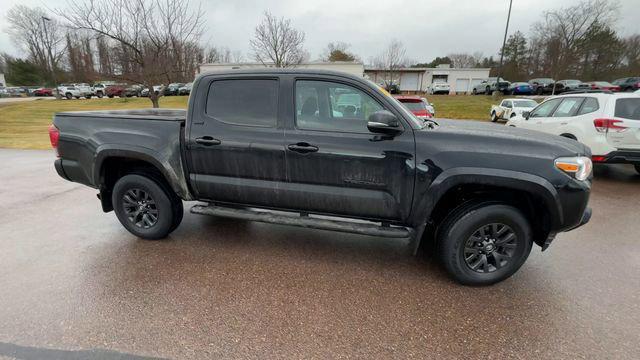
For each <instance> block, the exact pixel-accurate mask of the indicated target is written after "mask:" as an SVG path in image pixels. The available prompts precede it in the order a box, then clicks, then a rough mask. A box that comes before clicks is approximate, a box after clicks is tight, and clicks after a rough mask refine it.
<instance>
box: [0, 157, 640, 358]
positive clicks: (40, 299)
mask: <svg viewBox="0 0 640 360" xmlns="http://www.w3.org/2000/svg"><path fill="white" fill-rule="evenodd" d="M53 156H54V155H53V153H52V152H51V151H28V150H24V151H21V150H0V162H1V163H2V164H3V171H2V172H0V270H1V271H0V358H3V357H6V358H19V359H40V358H42V359H69V358H87V357H89V358H90V357H97V358H103V359H120V358H128V357H133V356H137V357H139V358H146V357H159V358H194V359H202V358H325V359H326V358H339V357H344V358H435V357H438V358H453V357H455V358H505V357H515V358H527V359H531V358H542V357H544V358H554V359H559V358H571V359H573V358H618V359H631V358H640V343H639V342H638V339H639V338H640V236H639V233H640V221H638V220H639V214H640V191H639V190H640V176H639V175H636V173H635V172H634V171H633V169H632V168H630V167H625V166H612V167H602V168H596V179H595V182H594V186H593V194H592V198H591V206H592V208H593V210H594V214H593V218H592V220H591V222H590V223H589V224H587V225H586V226H584V227H582V228H580V229H578V230H576V231H573V232H570V233H566V234H561V235H559V236H558V238H557V239H556V241H555V243H554V244H553V245H552V246H551V248H550V249H549V250H548V251H546V252H545V253H541V252H540V250H539V248H534V250H533V252H532V254H531V257H530V258H529V260H528V261H527V263H526V264H525V265H524V266H523V268H522V269H521V270H520V271H519V273H517V274H516V275H515V276H513V277H512V278H510V279H508V280H507V281H505V282H503V283H500V284H498V285H495V286H492V287H485V288H469V287H462V286H459V285H457V284H455V283H453V282H452V281H450V280H449V279H448V278H447V277H446V275H445V273H444V271H442V270H441V269H440V268H439V267H438V266H437V264H436V263H435V261H434V260H433V259H430V258H426V259H425V258H414V257H411V256H410V255H409V252H408V250H407V248H406V246H405V244H404V243H402V242H398V241H393V240H388V241H387V240H384V239H379V238H371V237H366V236H359V235H350V234H342V233H333V232H327V231H314V230H306V229H300V228H293V227H285V226H279V225H268V224H259V223H250V222H243V221H238V220H228V219H221V218H213V217H202V216H197V215H191V214H185V220H184V221H183V223H182V225H181V226H180V228H178V230H177V231H175V232H174V233H173V234H172V235H171V237H170V238H169V239H167V240H165V241H156V242H153V241H144V240H139V239H137V238H135V237H133V236H132V235H130V234H129V233H127V232H126V231H125V230H124V228H122V227H121V226H120V224H119V223H118V221H117V220H116V218H115V215H113V213H109V214H104V213H102V212H101V210H100V205H99V202H98V201H97V200H96V198H95V191H94V190H92V189H89V188H86V187H84V186H81V185H78V184H73V183H69V182H66V181H64V180H62V179H60V178H59V177H58V176H57V175H56V174H55V171H54V169H53V166H52V161H53Z"/></svg>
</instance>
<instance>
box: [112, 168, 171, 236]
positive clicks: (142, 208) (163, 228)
mask: <svg viewBox="0 0 640 360" xmlns="http://www.w3.org/2000/svg"><path fill="white" fill-rule="evenodd" d="M111 199H112V202H113V208H114V211H115V213H116V216H117V217H118V220H120V223H121V224H122V225H123V226H124V227H125V228H126V229H127V230H128V231H129V232H130V233H132V234H133V235H136V236H138V237H141V238H143V239H148V240H157V239H162V238H165V237H166V236H167V235H168V234H169V233H170V232H171V231H173V230H174V229H175V228H176V227H178V225H179V224H180V221H181V220H182V215H183V214H182V201H180V199H179V198H177V196H176V195H175V194H173V193H172V192H171V191H170V190H168V189H166V187H165V186H162V185H161V184H160V183H158V182H157V181H155V180H152V179H151V178H148V177H145V176H142V175H125V176H123V177H122V178H120V179H119V180H118V181H117V182H116V184H115V186H114V187H113V193H112V198H111Z"/></svg>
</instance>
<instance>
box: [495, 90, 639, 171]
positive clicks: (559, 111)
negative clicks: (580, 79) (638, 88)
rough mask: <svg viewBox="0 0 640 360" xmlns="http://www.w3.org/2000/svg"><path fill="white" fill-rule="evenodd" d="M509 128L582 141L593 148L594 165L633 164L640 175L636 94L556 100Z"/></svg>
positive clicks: (513, 121)
mask: <svg viewBox="0 0 640 360" xmlns="http://www.w3.org/2000/svg"><path fill="white" fill-rule="evenodd" d="M507 125H508V126H515V127H519V128H525V129H532V130H538V131H542V132H546V133H551V134H555V135H560V136H564V137H567V138H571V139H574V140H577V141H580V142H581V143H583V144H585V145H587V146H589V147H590V148H591V152H592V154H593V157H592V159H593V162H594V163H609V164H613V163H617V164H620V163H622V164H633V165H635V168H636V170H637V171H638V172H639V173H640V97H639V96H638V95H636V94H628V93H625V94H621V93H618V94H612V93H582V94H566V95H559V96H553V97H550V98H548V99H546V100H545V101H544V102H543V103H541V104H540V105H538V106H537V107H536V108H535V109H533V110H531V111H530V112H525V113H523V116H516V117H514V118H512V119H511V120H509V121H508V122H507Z"/></svg>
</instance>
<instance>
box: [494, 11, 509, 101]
mask: <svg viewBox="0 0 640 360" xmlns="http://www.w3.org/2000/svg"><path fill="white" fill-rule="evenodd" d="M511 5H513V0H509V12H508V13H507V26H506V27H505V28H504V39H502V49H500V65H498V78H497V79H496V90H495V91H494V92H493V94H494V95H496V96H497V94H498V91H499V89H500V79H501V78H502V61H503V59H504V47H505V45H506V44H507V33H508V32H509V20H510V19H511Z"/></svg>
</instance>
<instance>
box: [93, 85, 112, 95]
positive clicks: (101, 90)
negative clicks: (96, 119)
mask: <svg viewBox="0 0 640 360" xmlns="http://www.w3.org/2000/svg"><path fill="white" fill-rule="evenodd" d="M108 86H109V84H103V83H97V84H93V94H94V95H95V96H97V97H98V98H100V99H102V97H104V96H105V95H106V88H107V87H108Z"/></svg>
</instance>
